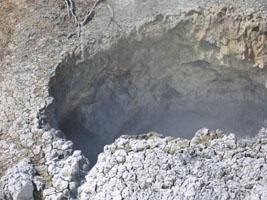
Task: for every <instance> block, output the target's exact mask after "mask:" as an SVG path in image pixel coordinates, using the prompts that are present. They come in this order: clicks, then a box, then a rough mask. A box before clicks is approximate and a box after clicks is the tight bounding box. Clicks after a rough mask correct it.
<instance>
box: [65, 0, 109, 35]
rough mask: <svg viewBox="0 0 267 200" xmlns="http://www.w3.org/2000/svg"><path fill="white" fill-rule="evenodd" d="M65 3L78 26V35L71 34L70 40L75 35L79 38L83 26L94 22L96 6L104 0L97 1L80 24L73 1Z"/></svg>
mask: <svg viewBox="0 0 267 200" xmlns="http://www.w3.org/2000/svg"><path fill="white" fill-rule="evenodd" d="M64 1H65V4H66V6H67V10H68V15H69V16H70V17H73V18H74V23H75V25H76V26H77V33H71V34H69V36H68V38H71V37H72V36H73V35H77V38H79V37H80V36H81V30H82V26H84V25H85V24H87V22H89V21H91V20H92V18H93V15H94V10H95V8H96V6H97V5H98V4H99V3H101V2H102V1H104V0H96V1H95V3H94V5H93V7H92V8H88V9H87V11H86V14H85V17H84V19H83V20H82V21H81V22H79V19H78V16H77V15H76V12H75V11H76V7H75V3H74V2H73V0H64Z"/></svg>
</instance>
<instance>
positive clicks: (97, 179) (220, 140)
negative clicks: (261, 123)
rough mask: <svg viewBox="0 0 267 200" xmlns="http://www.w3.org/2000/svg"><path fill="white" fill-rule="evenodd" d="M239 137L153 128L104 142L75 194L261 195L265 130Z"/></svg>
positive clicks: (266, 181)
mask: <svg viewBox="0 0 267 200" xmlns="http://www.w3.org/2000/svg"><path fill="white" fill-rule="evenodd" d="M261 134H262V137H261V138H260V137H259V138H258V139H255V141H251V140H249V141H248V142H247V143H243V142H244V141H242V142H241V143H239V142H240V141H239V140H237V138H236V137H235V136H234V135H233V134H229V135H224V134H222V132H221V131H219V130H217V131H216V132H214V131H209V130H208V129H201V130H199V131H198V132H197V133H196V135H195V137H194V138H193V139H192V140H191V141H189V140H183V139H180V138H172V137H165V138H164V137H162V136H160V135H158V134H155V133H149V134H147V135H141V136H137V137H129V136H121V137H120V138H119V139H117V140H116V141H115V142H114V143H113V144H112V145H109V146H106V147H105V150H104V152H103V153H101V154H100V155H99V157H98V163H97V164H96V165H95V167H94V168H93V169H92V170H91V171H90V172H89V174H88V175H87V176H86V182H85V183H84V184H83V185H82V186H81V187H80V192H79V198H80V199H203V200H204V199H225V200H226V199H266V198H267V193H266V189H267V176H266V175H267V165H266V153H267V151H266V150H267V149H266V148H267V137H266V136H267V130H266V129H262V130H261Z"/></svg>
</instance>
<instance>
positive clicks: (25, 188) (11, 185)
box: [0, 159, 35, 200]
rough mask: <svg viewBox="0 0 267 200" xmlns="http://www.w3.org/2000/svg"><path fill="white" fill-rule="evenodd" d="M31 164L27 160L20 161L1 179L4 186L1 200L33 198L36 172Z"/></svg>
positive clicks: (0, 189)
mask: <svg viewBox="0 0 267 200" xmlns="http://www.w3.org/2000/svg"><path fill="white" fill-rule="evenodd" d="M29 162H30V161H29V160H27V159H24V160H22V161H20V162H19V163H18V164H17V165H15V166H14V167H12V168H11V169H9V170H8V171H7V174H6V175H5V176H4V177H2V178H1V183H2V184H3V188H0V191H1V193H2V195H3V196H0V198H1V199H9V198H13V199H20V200H26V199H32V198H33V176H34V174H35V170H34V168H33V166H32V165H31V164H30V163H29Z"/></svg>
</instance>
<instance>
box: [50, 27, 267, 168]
mask: <svg viewBox="0 0 267 200" xmlns="http://www.w3.org/2000/svg"><path fill="white" fill-rule="evenodd" d="M184 35H185V33H184V32H183V30H182V29H181V27H178V28H176V29H174V30H172V31H170V32H168V33H166V34H165V35H163V36H162V37H161V38H157V39H147V40H146V39H144V40H142V41H132V40H130V39H127V38H124V39H121V40H120V41H119V42H118V43H117V44H115V45H113V46H112V47H111V48H110V49H109V50H105V51H102V52H99V53H97V54H96V55H95V56H93V57H92V58H90V59H88V60H86V61H84V62H82V63H79V64H76V62H75V61H74V59H73V60H72V59H69V60H68V61H66V63H63V64H62V67H61V69H60V70H59V72H58V73H57V75H56V76H55V77H54V80H53V83H52V84H51V93H52V96H53V97H54V98H55V102H54V105H55V111H54V112H55V113H54V117H53V120H54V122H53V123H54V126H56V128H59V129H60V130H62V131H63V133H64V134H65V135H66V138H67V139H69V140H71V141H73V143H74V148H75V149H81V150H82V152H83V154H84V155H86V156H87V157H88V158H89V160H90V161H91V162H92V163H93V164H94V163H95V162H96V159H97V155H98V154H99V153H100V152H101V151H102V150H103V146H104V145H106V144H110V143H112V142H113V141H114V139H116V138H118V137H119V136H120V135H125V134H129V135H131V134H143V133H147V132H150V131H156V132H159V133H161V134H163V135H166V136H174V137H182V138H191V137H192V136H193V135H194V134H195V132H196V131H197V130H198V129H200V128H202V127H208V128H211V129H222V130H224V131H225V132H234V133H235V134H236V135H237V136H253V135H255V134H257V132H258V130H259V129H260V128H261V126H262V123H263V121H264V119H265V118H267V101H266V99H267V89H266V88H265V85H264V80H265V77H266V70H265V71H264V70H260V69H255V68H251V66H250V64H249V63H248V62H245V61H237V60H236V59H234V58H233V57H230V56H229V58H228V59H229V60H231V62H230V63H231V65H229V66H223V65H220V63H219V62H217V61H216V59H211V58H210V59H207V58H205V57H203V55H202V53H201V52H199V51H200V50H199V49H197V48H195V44H194V43H192V42H191V41H190V39H189V38H186V37H185V36H184ZM199 45H200V47H201V46H202V48H203V51H210V49H206V48H205V45H209V44H208V42H207V41H206V42H204V43H203V41H202V42H200V43H199Z"/></svg>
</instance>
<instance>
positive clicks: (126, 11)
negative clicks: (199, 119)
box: [0, 0, 267, 199]
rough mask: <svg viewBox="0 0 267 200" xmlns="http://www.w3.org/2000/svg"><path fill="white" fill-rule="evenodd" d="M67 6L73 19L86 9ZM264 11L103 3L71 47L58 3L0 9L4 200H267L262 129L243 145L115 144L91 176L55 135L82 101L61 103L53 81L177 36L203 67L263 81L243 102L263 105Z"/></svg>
mask: <svg viewBox="0 0 267 200" xmlns="http://www.w3.org/2000/svg"><path fill="white" fill-rule="evenodd" d="M74 2H75V3H76V13H77V15H78V17H79V18H82V17H83V14H84V13H85V12H86V9H87V8H88V6H92V5H91V3H89V5H88V4H87V2H85V1H80V0H77V1H76V0H75V1H74ZM108 5H109V6H108ZM109 7H111V8H112V11H113V13H114V19H113V20H114V21H111V23H110V24H109V22H110V16H111V12H110V9H109ZM266 8H267V4H266V1H265V0H252V1H251V0H245V1H241V0H236V1H232V0H219V1H216V2H215V1H208V0H187V1H184V0H182V1H178V0H168V1H165V0H157V1H155V0H146V1H139V0H116V1H115V0H108V1H105V2H102V3H100V4H99V5H98V6H97V7H96V10H95V14H94V17H93V19H92V20H91V21H90V22H89V23H88V24H86V25H85V26H83V27H82V29H81V37H80V38H78V39H77V38H75V37H68V36H70V34H71V33H73V31H76V27H75V24H74V22H73V19H71V18H69V16H68V13H67V10H66V4H65V1H51V0H47V1H36V0H32V1H26V0H19V1H17V0H5V1H0V14H1V18H0V58H1V60H0V177H1V178H0V181H1V182H0V199H31V198H32V197H34V198H35V199H77V198H80V199H123V198H124V199H162V198H163V199H164V198H165V199H175V198H177V199H209V198H218V199H265V198H267V196H266V195H267V193H266V191H267V188H266V185H267V180H266V177H267V163H266V154H267V146H266V144H267V142H266V134H267V133H266V127H265V129H264V128H263V129H261V130H260V132H259V134H258V135H257V136H255V137H253V138H249V139H241V138H240V139H239V138H236V137H235V136H234V135H233V134H230V135H223V134H222V133H221V132H218V131H216V132H213V131H210V130H208V129H202V130H200V131H198V132H197V134H196V135H195V137H194V138H193V139H192V140H186V139H180V138H170V137H166V138H164V137H163V136H160V135H157V134H154V133H153V134H152V133H151V134H148V135H143V136H135V137H134V136H133V137H130V136H122V137H121V138H119V139H118V140H116V141H115V143H114V144H111V145H108V146H106V147H105V148H104V152H103V153H102V154H100V155H99V158H98V162H97V164H96V165H95V166H94V167H93V168H92V170H90V167H91V166H90V162H89V161H88V159H87V158H86V157H85V156H84V155H83V154H82V152H81V151H78V150H74V149H73V143H72V142H71V141H68V140H66V138H65V135H64V133H63V132H62V131H61V130H59V129H58V126H59V124H58V122H59V121H60V120H61V118H62V116H61V114H63V113H64V112H65V111H66V110H65V109H68V107H67V106H69V105H76V104H75V103H77V104H79V102H75V101H73V99H71V98H70V99H69V100H70V102H72V103H73V104H65V103H64V102H63V103H62V102H59V101H58V100H59V99H60V98H58V97H57V96H56V95H57V94H56V93H53V91H56V92H58V93H59V94H61V93H64V91H67V92H66V93H64V94H67V95H69V97H72V96H71V95H73V94H72V93H68V92H69V91H71V90H69V88H68V87H66V85H65V86H64V85H60V84H56V83H60V81H58V80H57V78H59V77H61V78H62V79H59V80H62V82H64V83H69V82H68V80H64V77H65V78H68V77H70V76H73V77H74V78H72V79H70V80H71V81H73V83H77V82H75V81H76V80H79V79H80V80H84V79H82V78H81V77H82V75H83V71H82V70H81V71H79V73H77V71H75V70H73V69H74V67H76V66H77V67H78V68H82V67H83V66H84V67H85V68H86V66H87V68H88V66H89V67H90V66H91V65H86V64H88V63H95V66H96V69H99V71H97V73H99V74H100V73H101V71H100V69H101V66H102V64H103V63H101V56H100V59H99V60H97V56H96V55H103V54H101V53H103V52H104V53H105V52H108V51H109V50H110V49H112V48H113V49H114V48H115V47H116V45H118V44H119V42H121V41H127V42H128V43H129V44H133V43H135V42H138V41H141V42H144V41H146V40H153V41H158V40H160V38H163V37H164V35H166V34H172V33H173V32H172V30H174V29H175V28H177V27H178V28H180V30H181V34H180V36H181V37H182V38H180V41H181V40H183V36H185V35H186V38H190V44H191V46H193V47H194V48H193V51H195V52H197V53H198V55H197V58H198V60H201V61H205V62H208V63H213V64H216V65H220V66H223V67H226V68H227V67H231V66H236V67H239V66H237V65H236V63H239V64H240V63H242V62H243V63H246V64H245V65H246V66H249V67H250V68H249V69H250V70H251V72H253V73H254V72H255V73H258V74H260V76H254V75H253V77H254V78H253V79H252V83H253V84H252V85H255V86H257V88H255V91H257V92H255V95H251V96H249V99H250V100H251V99H253V97H254V99H255V102H259V101H262V102H263V104H262V105H266V104H265V100H266V98H264V97H266V96H265V95H266V87H267V73H266V63H267V49H266V41H267V40H266V37H267V36H266V24H267V20H266V17H267V9H266ZM176 33H177V32H176ZM122 50H123V51H127V49H122ZM114 56H115V55H114ZM185 56H186V55H185ZM140 58H142V56H141V57H140ZM195 58H196V57H195ZM194 61H196V60H194ZM97 62H98V63H97ZM188 62H191V60H189V61H188ZM122 63H123V62H122ZM124 63H125V62H124ZM79 64H81V65H79ZM187 64H188V63H187ZM191 65H192V62H191ZM245 65H244V66H245ZM252 66H254V67H255V68H252ZM97 67H99V68H97ZM123 67H124V66H118V68H122V69H123ZM197 67H199V66H197ZM87 68H86V70H87ZM241 68H242V67H241ZM246 69H247V68H246ZM242 70H243V68H242ZM250 70H248V72H250ZM87 72H88V71H87ZM65 74H67V75H68V76H64V75H65ZM245 74H246V75H247V74H250V73H245ZM115 75H116V74H115ZM118 76H119V74H118V75H116V76H114V77H118ZM75 77H76V78H75ZM246 77H247V76H246ZM246 77H245V78H244V79H246ZM249 80H250V79H249ZM57 81H58V82H57ZM245 83H247V82H245ZM69 84H70V85H71V83H69ZM242 84H243V82H241V83H240V85H242ZM237 88H238V87H237ZM84 89H85V90H86V91H88V90H87V89H88V87H87V86H86V87H85V88H84ZM80 91H81V90H80ZM80 91H78V92H80ZM233 93H234V92H233ZM78 94H84V93H78ZM251 94H252V93H251ZM74 96H75V95H74ZM259 97H263V100H262V99H261V100H260V98H259ZM238 98H239V99H242V98H241V96H239V97H238ZM66 99H68V98H66ZM66 99H65V100H66ZM78 100H79V99H78ZM61 103H62V104H61ZM62 105H63V107H61V106H62ZM64 106H66V107H64ZM262 108H263V110H264V108H265V107H264V106H263V107H262ZM262 120H264V119H262ZM263 125H264V124H263ZM136 134H138V133H136ZM255 134H256V133H254V134H253V135H255ZM74 145H75V144H74ZM137 161H138V162H137Z"/></svg>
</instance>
